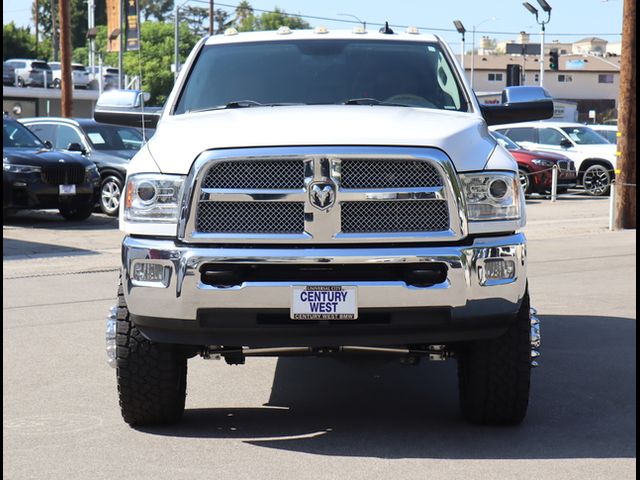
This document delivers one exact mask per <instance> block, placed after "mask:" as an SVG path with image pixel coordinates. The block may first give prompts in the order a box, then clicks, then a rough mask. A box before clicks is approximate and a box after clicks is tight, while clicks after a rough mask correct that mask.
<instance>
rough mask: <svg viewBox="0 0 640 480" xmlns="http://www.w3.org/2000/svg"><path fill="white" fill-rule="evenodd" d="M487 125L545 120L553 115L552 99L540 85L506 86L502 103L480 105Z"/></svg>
mask: <svg viewBox="0 0 640 480" xmlns="http://www.w3.org/2000/svg"><path fill="white" fill-rule="evenodd" d="M480 111H481V112H482V115H483V116H484V118H485V120H486V122H487V125H500V124H503V123H518V122H529V121H532V120H545V119H547V118H551V117H552V116H553V99H552V98H551V96H550V95H549V93H548V92H547V91H546V90H545V89H544V88H542V87H507V88H505V89H504V90H503V91H502V104H499V105H481V106H480Z"/></svg>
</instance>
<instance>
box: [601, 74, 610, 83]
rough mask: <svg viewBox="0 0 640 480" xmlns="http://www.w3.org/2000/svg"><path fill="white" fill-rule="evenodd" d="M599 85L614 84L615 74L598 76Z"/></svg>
mask: <svg viewBox="0 0 640 480" xmlns="http://www.w3.org/2000/svg"><path fill="white" fill-rule="evenodd" d="M598 83H613V74H612V73H604V74H602V75H598Z"/></svg>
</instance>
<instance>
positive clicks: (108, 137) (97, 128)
mask: <svg viewBox="0 0 640 480" xmlns="http://www.w3.org/2000/svg"><path fill="white" fill-rule="evenodd" d="M84 131H85V133H86V134H87V137H88V138H89V142H90V143H91V145H92V146H93V148H95V149H96V150H140V147H142V143H143V139H142V133H141V132H140V131H139V130H138V129H135V128H128V127H116V126H111V125H91V126H87V127H84Z"/></svg>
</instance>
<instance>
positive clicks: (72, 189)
mask: <svg viewBox="0 0 640 480" xmlns="http://www.w3.org/2000/svg"><path fill="white" fill-rule="evenodd" d="M59 192H60V195H75V194H76V186H75V185H60V190H59Z"/></svg>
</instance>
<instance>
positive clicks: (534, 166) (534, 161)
mask: <svg viewBox="0 0 640 480" xmlns="http://www.w3.org/2000/svg"><path fill="white" fill-rule="evenodd" d="M491 134H492V135H493V136H494V137H495V139H496V140H497V141H498V142H499V143H500V145H502V146H503V147H504V148H506V149H507V150H509V153H511V155H513V158H515V159H516V162H518V170H519V171H520V183H521V184H522V189H523V190H524V193H525V194H526V195H529V194H531V193H545V192H550V191H551V179H552V169H553V166H554V165H558V169H559V170H558V193H563V192H566V191H567V189H569V188H572V187H575V186H576V184H577V182H578V173H577V172H576V166H575V163H573V160H571V159H569V158H567V157H565V156H564V155H560V154H559V153H549V152H536V151H533V150H525V149H524V148H522V147H521V146H520V145H518V144H517V143H516V142H514V141H513V140H511V139H510V138H508V137H506V136H504V135H502V134H501V133H498V132H491Z"/></svg>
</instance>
